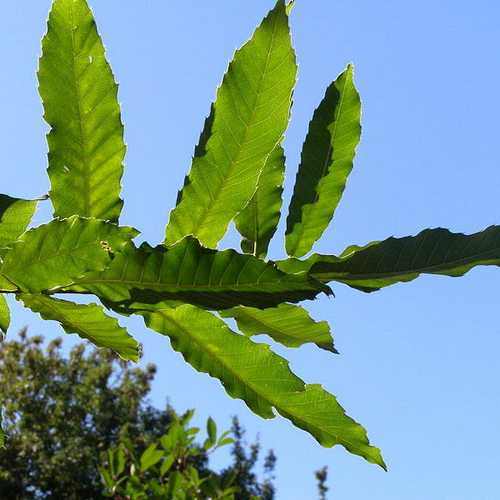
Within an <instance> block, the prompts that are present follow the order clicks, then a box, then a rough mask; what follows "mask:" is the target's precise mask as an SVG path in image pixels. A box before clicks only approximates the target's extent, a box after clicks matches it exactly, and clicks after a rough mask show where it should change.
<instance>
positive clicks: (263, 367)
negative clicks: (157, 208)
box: [141, 305, 385, 467]
mask: <svg viewBox="0 0 500 500" xmlns="http://www.w3.org/2000/svg"><path fill="white" fill-rule="evenodd" d="M141 314H142V315H143V316H144V319H145V321H146V324H147V326H148V327H150V328H152V329H153V330H156V331H157V332H159V333H162V334H165V335H168V336H169V337H170V340H171V343H172V347H173V348H174V349H175V350H176V351H178V352H180V353H182V355H183V356H184V358H185V360H186V361H187V362H188V363H190V364H191V365H192V366H193V367H194V368H195V369H196V370H198V371H201V372H203V373H208V374H209V375H211V376H212V377H216V378H218V379H219V380H220V381H221V382H222V384H223V386H224V387H225V389H226V391H227V392H228V394H229V395H230V396H231V397H233V398H239V399H243V401H245V403H246V404H247V405H248V407H249V408H250V409H251V410H252V411H254V412H255V413H256V414H257V415H260V416H261V417H263V418H273V417H274V416H275V413H274V409H276V410H277V411H278V412H279V413H280V414H281V415H283V416H284V417H286V418H288V419H289V420H291V421H292V423H293V424H295V425H296V426H298V427H300V428H301V429H304V430H305V431H307V432H309V433H310V434H312V435H313V436H314V437H315V438H316V439H317V440H318V441H319V442H320V443H321V444H322V445H323V446H334V445H335V444H340V445H342V446H344V447H345V448H346V449H348V450H349V451H350V452H352V453H355V454H357V455H360V456H362V457H364V458H366V459H367V460H368V461H370V462H373V463H377V464H379V465H380V466H382V467H385V464H384V462H383V460H382V457H381V455H380V451H379V450H378V449H377V448H374V447H372V446H370V444H369V442H368V438H367V436H366V432H365V430H364V429H363V428H362V427H361V426H360V425H359V424H357V423H356V422H355V421H354V420H352V419H351V418H350V417H348V416H346V414H345V413H344V410H343V409H342V407H341V406H340V405H339V404H338V402H337V400H336V399H335V398H334V397H333V396H331V395H330V394H328V393H327V392H325V391H324V390H323V389H322V388H321V387H320V386H317V385H312V386H306V385H305V384H304V382H303V381H302V380H301V379H300V378H298V377H297V376H295V375H294V374H293V373H292V372H291V371H290V368H289V366H288V362H287V361H286V360H285V359H284V358H282V357H280V356H278V355H277V354H275V353H273V352H272V351H271V350H270V348H269V346H268V345H265V344H255V343H254V342H252V341H251V340H250V339H248V338H247V337H245V336H242V335H238V334H236V333H234V332H233V331H231V330H230V329H229V328H228V327H227V325H226V324H225V323H224V322H223V321H222V320H220V319H218V318H216V317H214V316H213V315H212V314H210V313H208V312H206V311H203V310H202V309H198V308H196V307H193V306H191V305H183V306H181V307H178V308H176V309H172V308H162V309H157V310H155V311H142V312H141Z"/></svg>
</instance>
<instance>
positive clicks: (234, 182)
mask: <svg viewBox="0 0 500 500" xmlns="http://www.w3.org/2000/svg"><path fill="white" fill-rule="evenodd" d="M296 71H297V66H296V63H295V54H294V51H293V49H292V46H291V38H290V30H289V26H288V16H287V14H286V7H285V2H284V1H283V0H278V2H277V4H276V7H275V8H274V9H273V10H272V11H271V12H270V13H269V15H268V16H267V17H266V18H265V19H264V21H263V22H262V24H261V25H260V26H259V28H257V30H256V31H255V33H254V35H253V37H252V38H251V39H250V41H248V42H247V43H246V44H245V45H244V46H243V47H242V48H241V49H239V50H238V51H236V53H235V56H234V59H233V61H232V62H231V64H230V65H229V68H228V71H227V73H226V75H225V76H224V80H223V82H222V85H221V86H220V88H219V90H218V92H217V99H216V102H215V104H214V106H213V108H212V114H211V117H210V118H209V119H208V120H207V123H206V126H205V131H204V133H203V134H202V138H201V144H200V145H199V146H198V147H197V148H196V152H195V154H196V156H195V158H194V160H193V164H192V167H191V172H190V173H189V176H188V177H187V178H186V182H185V185H184V188H183V190H182V192H181V194H180V196H179V201H178V205H177V207H176V208H175V209H174V210H173V212H172V213H171V217H170V222H169V225H168V227H167V233H166V240H165V241H166V243H167V244H168V245H172V244H174V243H176V242H178V241H179V240H181V239H182V238H183V237H185V236H187V235H194V236H196V237H197V238H198V239H199V240H200V241H201V242H202V243H203V244H204V245H206V246H208V247H215V246H216V245H217V243H218V241H219V240H220V239H221V238H222V237H223V236H224V233H225V232H226V229H227V226H228V224H229V223H230V221H231V220H232V219H233V218H234V217H235V216H236V215H237V214H238V213H239V212H240V211H241V210H243V209H244V208H245V206H246V205H247V203H248V202H249V201H250V199H251V198H252V196H253V195H254V193H255V191H256V189H257V183H258V180H259V176H260V174H261V172H262V169H263V168H264V165H265V163H266V161H267V158H268V157H269V155H270V154H271V152H272V151H273V150H274V149H275V147H276V146H277V144H278V143H279V142H281V140H282V138H283V134H284V132H285V130H286V128H287V125H288V119H289V114H290V106H291V96H292V90H293V87H294V85H295V78H296Z"/></svg>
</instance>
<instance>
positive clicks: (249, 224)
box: [235, 145, 285, 258]
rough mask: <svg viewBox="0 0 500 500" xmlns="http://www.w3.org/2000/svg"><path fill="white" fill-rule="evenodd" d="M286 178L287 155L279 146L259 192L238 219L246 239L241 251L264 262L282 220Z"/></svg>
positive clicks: (272, 154) (265, 173) (267, 168)
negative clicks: (263, 259)
mask: <svg viewBox="0 0 500 500" xmlns="http://www.w3.org/2000/svg"><path fill="white" fill-rule="evenodd" d="M284 178H285V153H284V151H283V148H282V147H281V145H278V146H276V148H275V149H274V151H273V152H272V153H271V155H270V156H269V158H268V159H267V162H266V164H265V166H264V170H263V171H262V174H261V176H260V178H259V185H258V187H257V191H256V192H255V194H254V195H253V197H252V199H251V200H250V201H249V203H248V205H247V206H246V207H245V208H244V209H243V211H242V212H240V214H239V215H238V216H237V217H236V219H235V223H236V229H237V230H238V232H239V233H240V234H241V236H243V240H242V242H241V249H242V250H243V251H244V252H245V253H251V254H253V255H255V256H256V257H260V258H264V257H265V256H266V254H267V248H268V247H269V242H270V241H271V238H272V237H273V235H274V233H275V232H276V227H277V226H278V222H279V220H280V214H281V204H282V202H283V200H282V198H281V195H282V193H283V180H284Z"/></svg>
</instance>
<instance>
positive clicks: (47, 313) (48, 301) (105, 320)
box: [18, 294, 140, 362]
mask: <svg viewBox="0 0 500 500" xmlns="http://www.w3.org/2000/svg"><path fill="white" fill-rule="evenodd" d="M18 298H19V300H21V301H22V302H23V304H24V305H25V306H26V307H28V308H29V309H31V310H32V311H34V312H37V313H39V314H40V316H41V317H42V318H43V319H46V320H53V321H59V323H61V326H62V327H63V328H64V330H65V331H66V333H76V334H77V335H79V336H80V337H81V338H83V339H87V340H90V341H91V342H92V343H93V344H94V345H95V346H97V347H105V348H107V349H111V350H113V351H114V352H115V353H116V354H118V355H119V356H120V357H121V358H123V359H125V360H130V361H136V362H137V361H139V357H140V355H139V350H140V347H139V344H138V343H137V342H136V341H135V340H134V339H133V338H132V337H131V336H130V335H129V334H128V332H127V330H125V328H122V327H121V326H120V324H119V323H118V321H117V320H116V319H115V318H111V317H110V316H107V315H106V314H105V313H104V310H103V308H102V307H101V306H98V305H97V304H75V303H74V302H68V301H66V300H60V299H53V298H51V297H48V296H47V295H43V294H36V295H28V294H20V295H19V297H18Z"/></svg>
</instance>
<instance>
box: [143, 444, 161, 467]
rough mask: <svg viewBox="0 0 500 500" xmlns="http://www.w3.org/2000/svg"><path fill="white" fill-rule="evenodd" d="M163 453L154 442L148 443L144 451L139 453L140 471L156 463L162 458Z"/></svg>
mask: <svg viewBox="0 0 500 500" xmlns="http://www.w3.org/2000/svg"><path fill="white" fill-rule="evenodd" d="M163 455H164V453H163V451H162V450H158V449H157V447H156V445H155V444H151V445H149V446H148V448H147V449H146V451H145V452H144V453H143V454H142V455H141V472H144V471H146V470H148V469H150V468H151V467H153V465H155V464H157V463H158V462H159V461H160V460H161V459H162V457H163Z"/></svg>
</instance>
